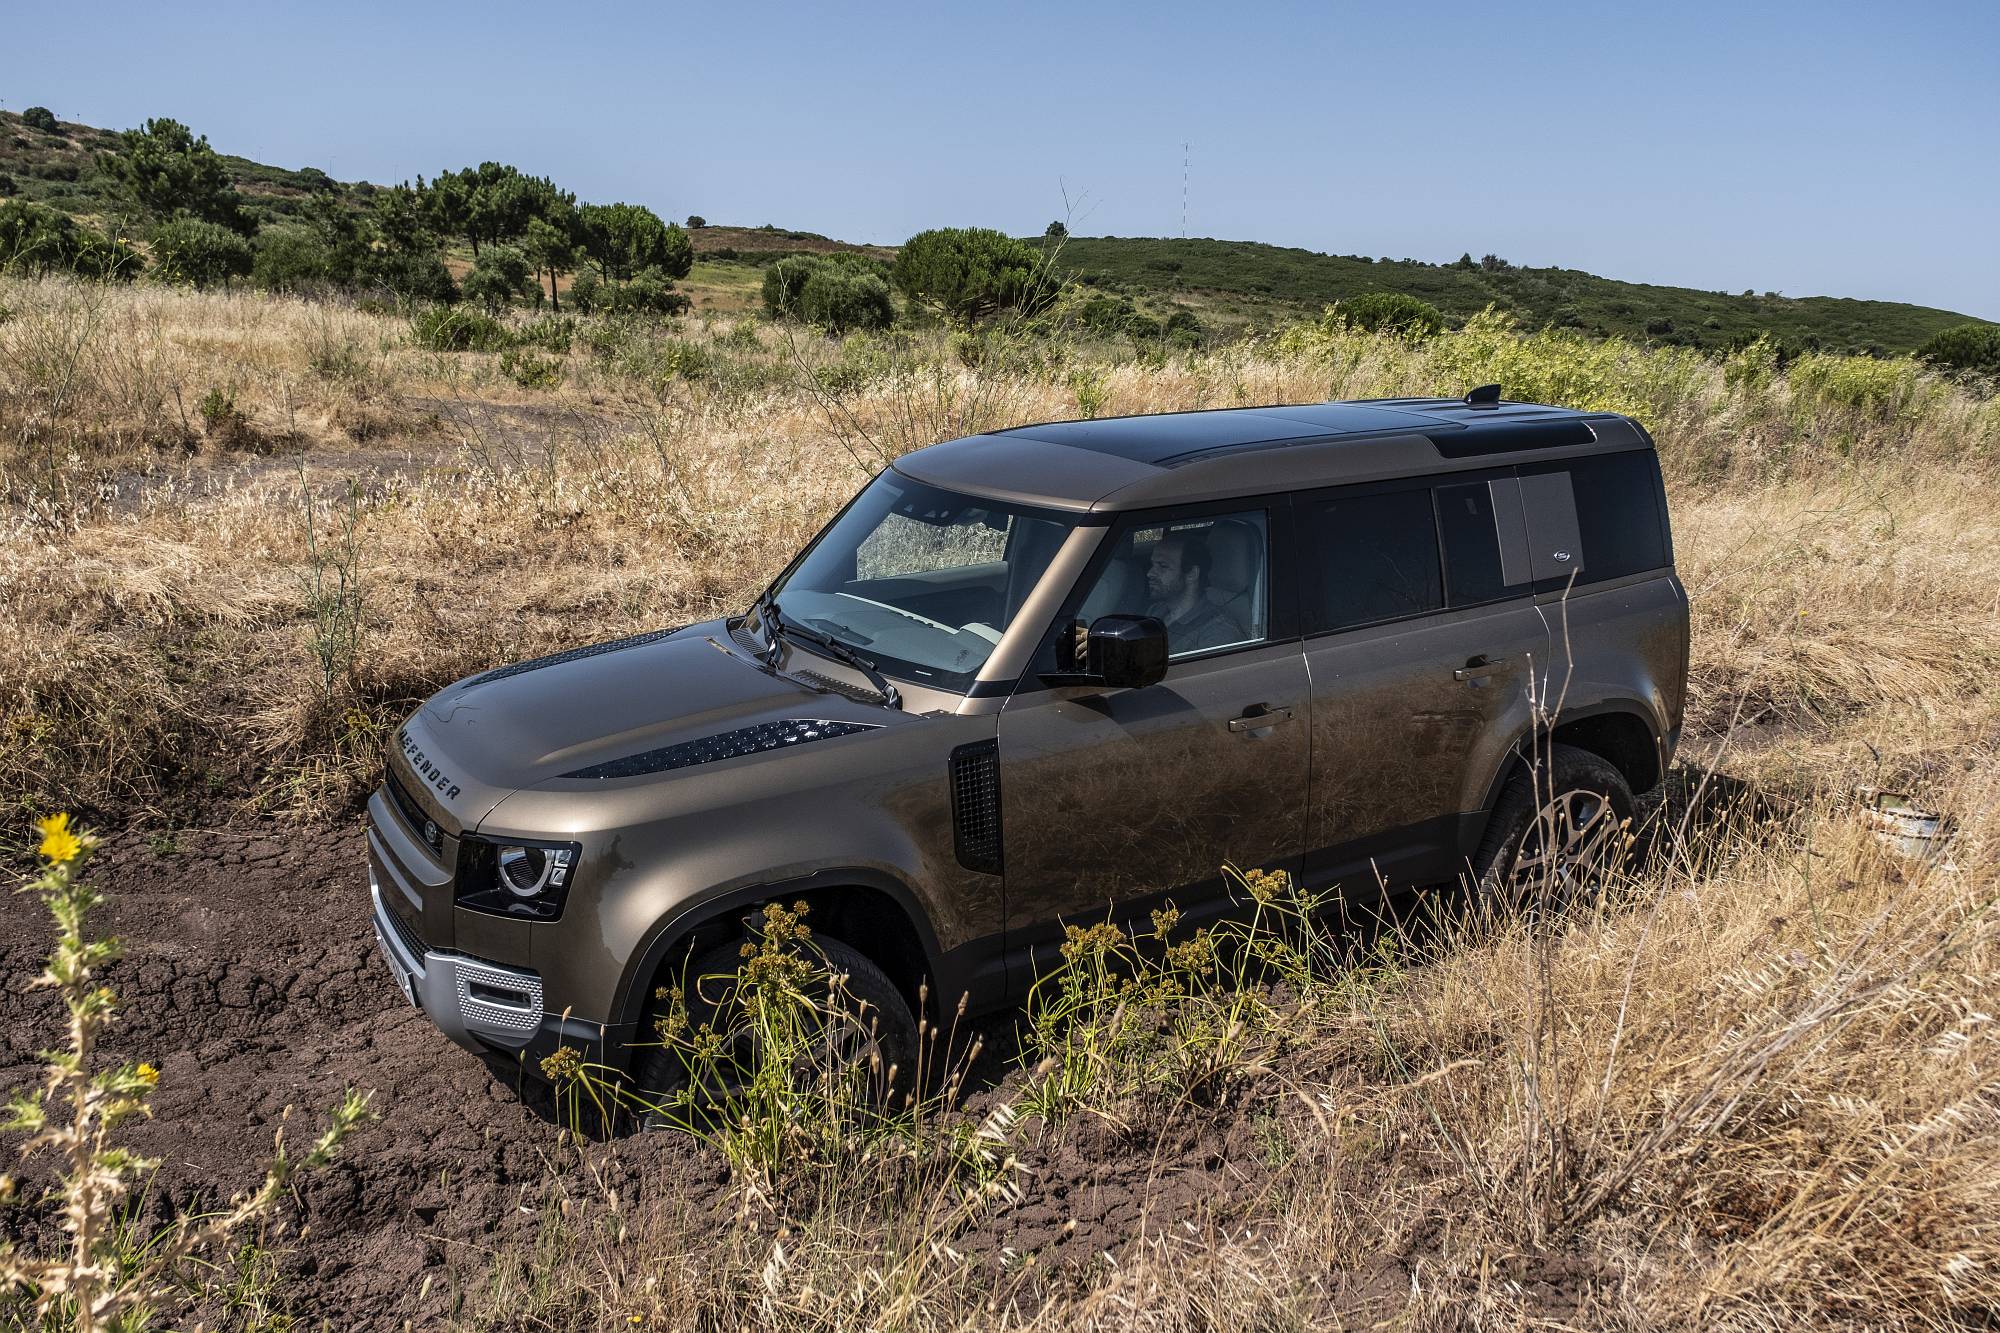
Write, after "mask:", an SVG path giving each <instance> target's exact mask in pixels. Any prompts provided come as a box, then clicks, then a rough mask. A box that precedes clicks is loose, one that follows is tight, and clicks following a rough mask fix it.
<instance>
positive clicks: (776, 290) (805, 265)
mask: <svg viewBox="0 0 2000 1333" xmlns="http://www.w3.org/2000/svg"><path fill="white" fill-rule="evenodd" d="M813 267H814V265H813V260H812V258H811V257H810V256H808V255H786V256H785V257H784V258H783V259H780V260H778V261H777V262H776V263H774V264H772V265H771V266H770V267H769V268H767V269H765V270H764V289H763V295H764V312H765V313H766V314H768V315H770V316H771V318H773V319H797V318H798V313H799V293H800V292H802V291H804V290H805V287H806V282H807V280H808V279H810V278H811V277H812V275H813Z"/></svg>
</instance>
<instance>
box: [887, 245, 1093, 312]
mask: <svg viewBox="0 0 2000 1333" xmlns="http://www.w3.org/2000/svg"><path fill="white" fill-rule="evenodd" d="M894 276H895V282H896V286H897V288H898V289H899V290H900V291H901V292H902V293H903V295H904V296H906V297H908V298H909V299H910V301H911V302H912V303H914V304H916V305H920V306H923V307H925V308H927V309H930V310H933V311H935V312H937V313H938V314H940V315H943V316H945V317H946V318H948V319H953V320H958V321H961V322H964V321H970V320H975V319H981V318H984V317H986V316H989V315H995V314H998V313H1000V312H1002V311H1018V312H1020V313H1021V314H1024V315H1033V314H1038V313H1040V312H1041V311H1043V310H1046V309H1047V308H1048V307H1049V306H1050V305H1051V304H1053V303H1054V301H1055V298H1056V296H1057V295H1058V294H1059V292H1060V290H1061V284H1060V282H1059V281H1058V280H1057V279H1056V277H1055V275H1054V274H1053V273H1051V272H1049V270H1048V267H1047V264H1046V262H1045V260H1044V258H1043V256H1042V254H1041V252H1040V251H1039V250H1037V249H1036V248H1035V247H1034V246H1031V245H1029V244H1027V243H1026V242H1024V241H1017V240H1015V239H1014V238H1013V237H1011V236H1008V235H1006V234H1005V233H1004V232H998V231H994V230H992V229H991V228H988V227H940V228H937V229H936V230H933V231H920V232H918V233H917V234H916V235H915V236H912V237H911V238H910V239H909V240H907V241H905V242H904V243H903V248H902V249H901V250H900V251H898V252H897V255H896V265H895V269H894Z"/></svg>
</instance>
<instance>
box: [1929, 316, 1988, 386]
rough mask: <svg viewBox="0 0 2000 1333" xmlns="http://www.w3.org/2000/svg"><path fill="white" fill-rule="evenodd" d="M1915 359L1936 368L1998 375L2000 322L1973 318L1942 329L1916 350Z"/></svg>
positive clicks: (1965, 372)
mask: <svg viewBox="0 0 2000 1333" xmlns="http://www.w3.org/2000/svg"><path fill="white" fill-rule="evenodd" d="M1917 359H1918V360H1920V361H1927V362H1929V363H1930V364H1931V365H1933V366H1936V367H1937V368H1938V369H1939V370H1947V371H1955V372H1958V373H1960V374H1967V373H1970V374H1979V375H2000V324H1985V323H1980V322H1977V321H1974V322H1971V323H1966V324H1954V325H1953V326H1952V327H1950V328H1948V329H1942V330H1940V331H1938V332H1937V333H1934V334H1932V335H1931V336H1930V337H1929V338H1928V339H1927V340H1926V341H1925V342H1924V345H1923V346H1922V347H1919V348H1918V349H1917Z"/></svg>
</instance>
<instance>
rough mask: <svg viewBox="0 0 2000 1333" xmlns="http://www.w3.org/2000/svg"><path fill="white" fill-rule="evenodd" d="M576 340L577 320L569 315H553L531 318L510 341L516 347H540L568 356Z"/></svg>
mask: <svg viewBox="0 0 2000 1333" xmlns="http://www.w3.org/2000/svg"><path fill="white" fill-rule="evenodd" d="M575 340H576V321H575V320H574V319H572V318H570V317H569V316H568V315H552V316H548V317H546V318H543V319H537V320H531V321H530V322H528V323H526V324H523V325H522V326H521V327H520V328H518V329H516V330H514V333H513V335H512V337H511V338H510V341H511V342H512V343H513V345H514V346H516V347H539V348H541V349H542V350H543V351H544V352H550V353H553V354H554V355H556V356H566V355H568V353H569V348H570V344H571V343H572V342H574V341H575Z"/></svg>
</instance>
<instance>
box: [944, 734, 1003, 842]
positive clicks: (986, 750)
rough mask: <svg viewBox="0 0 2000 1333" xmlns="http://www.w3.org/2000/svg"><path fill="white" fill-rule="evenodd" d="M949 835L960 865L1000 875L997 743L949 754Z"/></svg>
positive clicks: (976, 744)
mask: <svg viewBox="0 0 2000 1333" xmlns="http://www.w3.org/2000/svg"><path fill="white" fill-rule="evenodd" d="M951 833H952V843H953V845H954V846H955V847H956V849H957V851H958V863H959V864H960V865H962V866H964V867H965V868H966V869H967V870H977V871H980V872H981V873H983V874H988V875H997V874H999V873H1000V869H1001V859H1000V742H998V741H974V742H973V743H972V744H970V745H961V746H959V747H958V748H957V749H956V750H953V751H952V752H951Z"/></svg>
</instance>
